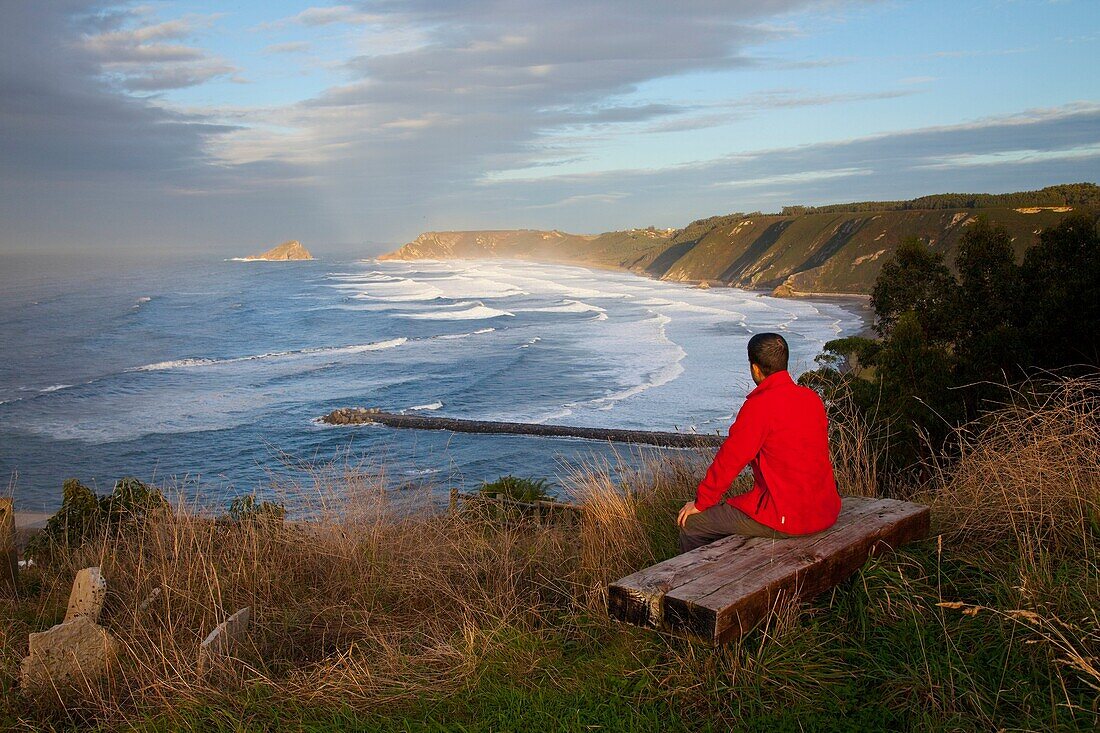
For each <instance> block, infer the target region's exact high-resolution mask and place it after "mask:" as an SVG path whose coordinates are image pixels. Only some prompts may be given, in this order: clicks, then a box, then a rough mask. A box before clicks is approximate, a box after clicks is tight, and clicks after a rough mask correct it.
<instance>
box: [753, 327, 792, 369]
mask: <svg viewBox="0 0 1100 733" xmlns="http://www.w3.org/2000/svg"><path fill="white" fill-rule="evenodd" d="M790 356H791V350H790V349H789V348H787V340H786V339H785V338H783V337H782V336H780V335H779V334H778V333H758V334H756V335H755V336H753V337H752V338H751V339H749V363H751V364H755V365H756V366H758V367H760V371H762V372H764V376H765V377H768V376H771V375H772V374H775V373H776V372H781V371H783V370H785V369H786V368H787V360H788V359H790Z"/></svg>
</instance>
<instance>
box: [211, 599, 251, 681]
mask: <svg viewBox="0 0 1100 733" xmlns="http://www.w3.org/2000/svg"><path fill="white" fill-rule="evenodd" d="M251 616H252V609H251V608H250V607H248V606H245V607H244V608H242V609H241V610H239V611H237V612H236V613H235V614H233V615H232V616H230V617H229V618H227V619H226V620H225V621H222V622H221V623H220V624H218V625H217V626H215V627H214V630H213V631H211V632H210V633H209V634H208V635H207V636H206V638H205V639H203V641H202V644H200V645H199V667H203V666H204V665H206V664H208V663H210V662H212V661H215V660H218V659H224V658H226V657H228V656H229V654H230V652H231V651H232V649H233V646H234V645H235V644H236V643H237V642H238V641H240V640H241V638H242V637H243V636H244V635H245V634H246V633H247V632H248V622H249V620H250V619H251Z"/></svg>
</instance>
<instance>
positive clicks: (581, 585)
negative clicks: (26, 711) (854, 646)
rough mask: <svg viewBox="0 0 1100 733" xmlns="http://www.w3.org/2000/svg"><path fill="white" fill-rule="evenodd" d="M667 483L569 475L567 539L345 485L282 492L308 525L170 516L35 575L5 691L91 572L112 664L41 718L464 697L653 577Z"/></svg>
mask: <svg viewBox="0 0 1100 733" xmlns="http://www.w3.org/2000/svg"><path fill="white" fill-rule="evenodd" d="M678 466H680V462H679V461H677V460H675V459H668V460H664V459H658V460H657V461H655V462H654V463H653V464H652V467H651V470H646V471H639V472H635V474H634V475H633V476H632V477H631V478H630V479H629V480H628V484H629V486H630V488H629V489H627V490H624V489H623V488H622V486H620V485H618V484H616V483H614V482H613V481H612V479H611V478H610V475H611V473H610V471H608V470H607V467H602V468H597V467H592V468H590V469H588V470H585V471H582V472H579V473H577V474H576V475H574V476H573V477H572V484H573V485H572V487H571V488H572V491H573V493H574V494H575V495H576V496H577V497H578V499H579V500H580V501H581V503H582V504H583V506H584V512H583V515H582V517H583V518H582V519H581V521H580V522H579V523H578V524H576V525H563V524H555V523H551V522H549V521H546V520H539V519H538V518H529V519H526V520H524V521H514V518H513V521H501V519H500V518H499V516H494V515H491V514H489V513H485V514H479V513H477V512H476V510H475V511H462V512H455V513H451V512H447V511H444V510H442V508H441V507H440V506H439V505H438V502H437V501H435V500H434V499H433V496H432V493H431V492H430V491H429V490H428V489H421V490H409V489H406V490H401V491H397V492H395V491H391V490H387V487H386V485H385V482H384V480H382V479H381V478H379V477H377V476H370V475H367V474H362V473H359V472H355V471H350V472H346V473H343V474H340V475H336V474H334V473H333V472H332V471H331V470H326V471H318V472H316V474H315V476H314V482H313V484H312V485H310V486H308V487H295V488H294V489H293V490H291V488H290V487H286V486H284V487H282V490H283V492H284V499H285V500H287V501H288V502H289V503H291V504H292V505H294V506H296V507H297V511H296V515H297V516H307V517H308V521H286V522H279V521H270V520H255V521H244V522H238V523H231V522H230V523H227V522H224V521H215V520H214V519H213V518H212V517H211V516H209V515H208V514H207V513H205V512H203V511H201V510H200V509H199V508H198V507H196V506H194V505H192V504H188V503H185V502H177V503H176V504H175V506H174V508H173V511H171V512H169V513H165V514H164V515H162V516H156V517H152V518H149V519H147V520H146V521H144V522H142V523H141V524H140V525H136V526H133V527H130V528H128V529H126V530H125V531H123V532H122V533H114V534H109V535H104V536H103V537H102V538H100V539H99V540H98V541H95V542H89V543H86V544H84V545H83V546H82V547H80V548H78V549H77V550H75V551H73V552H71V553H68V554H65V553H59V554H58V556H57V557H56V558H55V560H54V562H52V563H50V564H47V565H44V566H42V567H41V568H38V569H36V570H35V571H34V573H36V574H37V583H38V584H40V587H41V588H42V589H43V590H42V592H41V593H40V594H38V595H37V596H32V597H31V598H29V599H26V600H25V601H24V602H23V604H22V606H21V608H22V613H23V615H24V616H25V617H27V622H26V623H23V624H10V625H7V626H6V627H5V628H4V631H3V634H2V635H0V643H2V644H3V649H2V652H0V654H2V657H3V668H4V675H5V676H7V677H8V678H9V679H11V678H12V677H13V676H14V675H15V672H16V668H17V665H18V660H19V658H20V657H21V656H22V655H23V654H25V652H26V633H27V632H28V631H34V630H40V629H42V628H45V627H47V626H49V625H50V624H51V623H55V622H57V621H59V620H60V616H61V615H62V614H63V611H64V603H65V600H66V596H67V592H68V588H69V586H70V584H71V582H72V578H73V576H74V574H75V572H76V571H77V570H78V569H80V568H82V567H87V566H91V565H99V566H100V567H101V568H102V570H103V573H104V575H105V577H107V578H108V581H109V599H108V604H107V608H106V610H105V614H104V618H103V620H102V623H103V625H105V626H106V627H107V628H109V629H110V631H111V633H113V634H114V635H116V637H117V638H118V639H119V642H120V645H121V649H122V653H121V655H120V658H119V660H118V663H117V665H116V666H115V669H114V670H113V673H112V675H111V677H110V679H109V680H108V681H107V682H105V683H104V684H102V685H82V686H79V687H82V688H83V689H80V690H79V694H76V695H73V694H72V692H71V691H69V692H66V693H64V694H61V692H59V691H54V692H50V693H48V694H46V695H43V696H41V697H40V698H39V699H38V700H37V701H36V702H37V704H38V705H39V706H40V708H41V709H42V710H43V711H44V712H46V711H48V710H49V709H50V708H51V707H52V706H56V705H58V704H61V702H62V700H64V706H65V712H66V714H67V715H69V716H77V717H78V718H79V717H80V716H88V717H94V718H95V719H96V720H99V721H106V722H108V723H111V722H115V723H117V722H120V721H122V720H124V719H126V718H128V717H132V716H133V715H134V713H135V712H138V711H145V712H151V711H158V710H159V711H163V710H166V709H171V708H173V707H176V706H179V705H181V704H184V705H186V704H187V703H198V702H200V701H203V700H212V699H218V698H219V696H222V695H224V694H226V692H227V690H233V689H240V688H241V686H242V685H246V684H252V683H257V682H259V683H263V684H265V685H267V686H270V688H272V689H274V690H276V691H277V694H278V695H280V696H281V697H282V698H283V699H292V700H298V701H301V702H303V703H314V702H319V701H326V702H329V703H337V702H338V703H339V704H343V705H352V706H361V707H362V708H364V709H369V708H370V707H372V706H374V705H377V704H379V703H381V702H392V701H394V700H399V699H407V698H412V697H416V696H418V695H421V694H424V693H426V692H431V693H432V694H439V693H441V692H446V691H448V690H456V689H459V688H461V687H466V686H471V685H475V684H476V683H477V675H478V674H479V670H483V669H484V668H485V664H484V662H485V660H487V659H496V660H499V659H501V658H505V659H507V660H508V661H507V664H514V665H516V667H517V669H523V668H528V667H530V665H532V664H537V659H530V658H525V656H524V654H523V653H522V648H523V645H522V644H519V645H517V644H515V643H514V641H515V639H516V637H517V636H522V635H525V634H526V635H537V634H539V633H540V632H541V630H543V629H545V628H547V627H548V626H550V625H552V624H555V623H560V622H561V620H562V619H563V618H567V617H569V616H570V615H571V614H575V613H578V612H585V611H587V610H594V609H603V608H604V605H603V604H605V602H606V600H605V599H606V586H607V583H608V582H609V581H610V580H612V579H614V578H617V577H620V576H621V575H623V574H625V573H627V572H630V571H631V570H633V569H635V568H637V567H640V566H641V565H644V564H648V563H649V562H652V560H653V558H654V557H655V555H656V554H657V553H658V552H659V551H660V550H659V549H658V548H657V547H656V546H655V543H656V542H657V540H655V539H654V536H653V533H652V532H651V531H650V530H649V529H648V527H647V521H646V518H647V513H652V512H654V511H657V507H658V506H659V505H664V504H666V503H667V499H668V496H669V495H670V494H676V493H677V492H682V491H683V485H682V484H679V483H677V475H678V474H677V471H678V470H679V471H680V472H681V473H682V472H683V470H685V469H682V468H677V467H678ZM681 500H682V499H681ZM411 507H422V508H423V507H427V508H428V509H427V510H426V511H425V510H424V509H420V510H418V511H410V508H411ZM662 511H663V510H662ZM672 516H674V515H673V514H671V513H668V512H667V511H666V516H665V517H664V518H663V521H664V523H666V524H668V525H670V526H671V524H672ZM156 588H159V589H160V594H159V596H158V597H157V598H156V600H155V601H154V602H153V603H152V604H150V605H149V606H148V607H147V608H143V607H142V606H143V602H144V601H145V600H146V599H147V598H148V597H149V596H150V594H151V593H152V592H153V591H154V589H156ZM28 604H31V605H30V606H28ZM245 606H249V607H251V608H252V612H253V625H252V629H251V630H250V633H249V634H248V640H247V642H246V643H244V644H242V645H240V646H239V647H238V648H237V649H236V651H235V652H234V657H235V658H234V659H233V660H231V661H230V662H229V663H228V664H226V665H222V666H221V667H220V668H215V669H207V670H202V669H200V668H199V665H198V659H197V650H198V646H199V643H200V641H201V640H202V638H203V637H204V635H205V634H206V633H207V632H209V631H210V630H211V629H212V628H213V627H214V626H215V625H216V624H218V623H219V622H220V621H223V620H224V619H225V618H226V617H227V616H228V615H229V614H231V613H233V612H234V611H236V610H237V609H239V608H242V607H245ZM12 615H14V613H13V614H12Z"/></svg>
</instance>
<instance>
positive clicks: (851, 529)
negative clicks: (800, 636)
mask: <svg viewBox="0 0 1100 733" xmlns="http://www.w3.org/2000/svg"><path fill="white" fill-rule="evenodd" d="M900 503H901V502H899V504H900ZM913 506H915V505H908V506H904V505H903V506H897V505H895V506H893V507H891V508H889V509H886V510H884V511H882V512H875V513H873V514H872V515H870V516H864V517H862V520H861V521H860V522H859V523H858V524H856V523H853V524H851V525H849V526H848V527H847V528H846V529H844V530H841V531H839V532H831V533H828V534H825V533H823V534H824V536H822V537H816V536H815V537H814V538H813V539H811V538H807V540H806V541H802V542H800V543H799V544H800V545H802V546H800V547H797V548H795V547H792V548H791V551H790V552H788V553H787V555H786V557H785V558H784V559H783V561H782V562H776V563H774V564H771V565H769V566H768V567H766V568H763V569H762V570H761V571H760V572H757V573H752V574H745V575H743V576H741V577H739V578H734V579H732V580H731V581H730V582H728V583H726V584H725V585H723V586H721V587H719V588H717V589H715V590H713V591H710V592H709V593H707V594H706V595H702V596H700V595H693V594H691V592H690V591H687V592H685V591H684V589H681V588H676V589H674V590H673V591H671V592H670V593H668V594H667V595H666V597H665V607H666V608H665V614H666V619H667V623H668V625H669V628H670V629H671V630H673V631H681V632H683V633H687V634H694V635H698V636H700V637H701V638H704V639H706V640H707V641H712V642H714V643H722V642H724V641H728V640H731V639H734V638H738V637H740V636H741V635H743V634H744V633H746V632H747V631H748V630H749V629H751V628H752V627H753V626H754V625H755V624H756V623H757V622H758V621H760V620H761V619H762V618H763V617H764V616H766V615H767V613H768V611H769V610H770V609H771V608H772V606H773V604H774V603H775V602H776V601H777V600H779V599H780V598H781V597H782V598H784V599H785V600H787V601H790V600H808V599H810V598H813V597H814V596H816V595H818V594H819V593H821V592H823V591H826V590H828V589H830V588H832V587H834V586H836V585H838V584H839V583H841V582H843V581H844V580H845V579H846V578H848V577H849V576H850V575H852V573H854V572H856V571H857V570H859V569H860V568H861V567H863V564H864V563H865V562H866V561H867V558H868V557H869V556H870V555H871V553H872V551H873V550H874V549H875V548H876V546H878V545H880V544H885V545H886V546H889V547H898V546H900V545H902V544H905V543H906V542H910V541H912V540H914V539H917V538H918V537H924V536H927V534H928V524H929V523H928V518H929V510H928V509H927V507H921V508H918V509H917V510H914V509H912V508H911V507H913ZM921 509H923V511H921ZM803 542H805V544H802V543H803ZM728 577H729V576H727V578H728Z"/></svg>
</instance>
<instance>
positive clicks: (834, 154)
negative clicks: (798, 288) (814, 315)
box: [466, 104, 1100, 229]
mask: <svg viewBox="0 0 1100 733" xmlns="http://www.w3.org/2000/svg"><path fill="white" fill-rule="evenodd" d="M1098 157H1100V105H1093V104H1071V105H1066V106H1063V107H1058V108H1052V109H1039V110H1030V111H1027V112H1023V113H1019V114H1013V115H1006V116H1002V117H991V118H985V119H981V120H975V121H972V122H966V123H962V124H957V125H947V126H938V127H928V128H922V129H916V130H907V131H899V132H894V133H889V134H883V135H875V136H870V137H864V138H858V139H853V140H841V141H833V142H827V143H819V144H814V145H805V146H798V147H792V148H781V149H774V150H749V151H745V152H743V153H740V154H737V155H730V156H725V157H723V158H719V159H715V160H710V161H703V162H699V163H694V164H690V165H680V166H672V167H667V168H662V169H645V170H619V171H605V172H598V173H590V174H571V175H558V176H555V175H553V174H552V173H551V174H540V175H538V176H532V177H530V178H527V179H510V180H507V181H500V182H494V181H487V182H484V183H483V184H482V188H483V189H484V197H485V199H486V200H492V199H493V198H494V197H496V196H498V195H499V193H500V191H501V190H502V189H503V188H505V187H506V188H507V190H508V192H509V194H510V195H511V196H513V197H515V198H516V199H517V200H520V201H527V202H533V203H537V202H539V201H544V200H559V199H561V198H562V197H564V196H566V195H568V196H572V197H583V196H587V195H593V194H600V193H602V192H605V191H609V190H614V191H629V192H630V196H629V197H627V198H624V199H623V200H621V201H619V202H618V203H617V204H616V206H615V209H614V217H613V218H612V219H611V220H610V221H608V226H609V228H618V227H627V226H631V225H633V224H632V223H636V222H638V221H642V220H645V221H659V222H662V223H669V224H683V223H684V221H685V215H684V213H683V212H694V216H692V215H691V214H690V213H689V214H688V216H689V217H691V218H694V217H695V216H708V215H712V214H716V213H723V212H731V211H752V210H756V209H760V210H765V211H777V210H778V209H779V208H780V207H781V206H783V205H786V204H795V203H806V204H823V203H835V202H844V201H860V200H869V199H870V200H876V199H877V200H882V199H903V198H910V197H914V196H919V195H923V194H929V193H942V192H944V190H945V188H948V187H949V188H950V190H954V191H968V192H983V191H989V192H997V191H1013V190H1026V189H1031V188H1038V187H1042V186H1044V185H1052V184H1055V183H1066V182H1069V181H1085V180H1095V179H1096V172H1097V168H1096V161H1097V158H1098ZM945 180H948V181H950V184H948V186H946V187H945V185H944V183H943V182H944V181H945ZM715 184H717V185H715ZM731 193H732V194H733V195H734V196H735V197H734V198H731ZM466 203H467V205H468V206H474V205H475V204H474V203H473V202H471V201H467V202H466ZM555 221H556V226H558V227H559V228H563V229H568V228H569V227H570V226H575V223H576V220H572V221H571V213H570V212H569V210H568V208H565V209H563V210H559V211H558V212H557V218H556V219H555ZM537 224H538V223H531V224H528V225H530V226H536V225H537ZM502 225H503V224H502ZM509 225H512V224H509Z"/></svg>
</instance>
